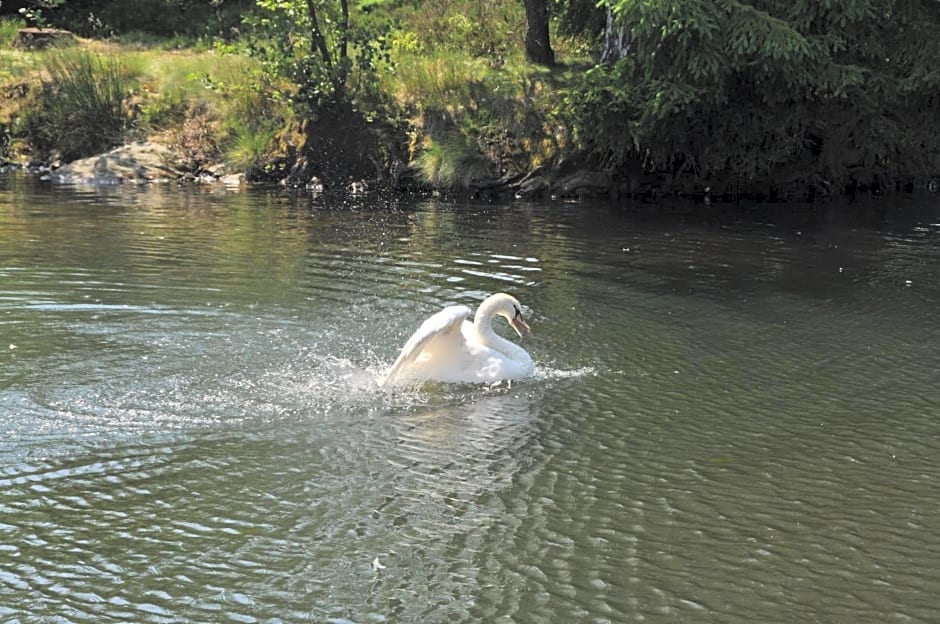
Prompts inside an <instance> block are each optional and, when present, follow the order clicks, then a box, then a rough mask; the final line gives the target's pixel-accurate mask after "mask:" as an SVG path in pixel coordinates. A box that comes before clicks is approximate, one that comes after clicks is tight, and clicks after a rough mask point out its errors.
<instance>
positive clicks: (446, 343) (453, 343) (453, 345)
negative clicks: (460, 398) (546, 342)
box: [382, 293, 535, 386]
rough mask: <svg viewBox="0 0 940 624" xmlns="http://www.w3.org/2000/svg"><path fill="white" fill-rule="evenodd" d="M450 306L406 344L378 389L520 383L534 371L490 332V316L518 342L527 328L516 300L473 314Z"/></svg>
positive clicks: (522, 353)
mask: <svg viewBox="0 0 940 624" xmlns="http://www.w3.org/2000/svg"><path fill="white" fill-rule="evenodd" d="M468 316H470V308H468V307H467V306H462V305H460V306H450V307H447V308H444V309H443V310H441V311H440V312H438V313H437V314H435V315H433V316H432V317H430V318H429V319H428V320H426V321H425V322H424V323H422V324H421V327H419V328H418V331H416V332H415V334H414V335H413V336H412V337H411V338H409V339H408V342H406V343H405V346H404V347H403V348H402V350H401V354H400V355H399V356H398V359H397V360H395V363H394V364H392V368H391V369H390V370H389V371H388V373H387V374H386V375H385V378H384V379H383V380H382V385H383V386H388V385H394V384H398V383H415V382H419V381H425V380H432V381H443V382H448V383H477V382H494V381H500V380H503V379H520V378H522V377H528V376H529V375H531V374H532V371H533V369H534V368H535V365H534V364H533V363H532V358H531V357H530V356H529V354H528V353H527V352H526V350H525V349H523V348H522V347H520V346H519V345H517V344H515V343H512V342H510V341H508V340H506V339H505V338H502V337H501V336H499V335H497V334H496V332H494V331H493V326H492V321H493V317H494V316H502V317H503V318H505V319H506V320H507V321H509V325H510V326H511V327H512V328H513V329H514V330H516V333H517V334H519V337H520V338H521V337H522V331H523V330H525V331H529V326H528V325H527V324H526V322H525V320H523V318H522V311H521V306H520V305H519V301H518V300H517V299H516V298H515V297H511V296H510V295H507V294H505V293H497V294H495V295H490V296H489V297H487V298H486V299H485V300H484V301H483V303H481V304H480V307H479V308H478V309H477V313H476V316H475V317H474V319H473V322H472V323H471V322H470V321H468V320H467V317H468Z"/></svg>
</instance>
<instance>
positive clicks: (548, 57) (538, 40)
mask: <svg viewBox="0 0 940 624" xmlns="http://www.w3.org/2000/svg"><path fill="white" fill-rule="evenodd" d="M524 2H525V21H526V29H525V55H526V58H527V59H529V60H530V61H531V62H533V63H539V64H540V65H554V64H555V53H554V52H553V51H552V46H551V42H550V41H549V39H548V1H547V0H524Z"/></svg>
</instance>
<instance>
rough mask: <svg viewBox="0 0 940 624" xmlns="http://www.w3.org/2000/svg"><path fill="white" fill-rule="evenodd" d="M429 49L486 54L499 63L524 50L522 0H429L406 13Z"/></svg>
mask: <svg viewBox="0 0 940 624" xmlns="http://www.w3.org/2000/svg"><path fill="white" fill-rule="evenodd" d="M402 21H403V22H404V24H405V25H406V27H407V29H408V30H409V31H411V32H413V33H416V35H417V37H418V40H419V41H420V42H421V44H422V46H423V47H424V48H426V49H427V50H433V51H436V52H443V51H451V52H460V53H465V54H469V55H471V56H475V57H480V58H485V59H487V60H488V61H489V62H491V63H493V64H495V65H499V64H501V63H502V62H503V61H504V60H505V59H506V57H507V56H510V55H512V54H514V53H517V52H519V51H521V49H522V41H523V36H524V33H525V12H524V10H523V4H522V3H521V2H506V1H504V0H428V1H427V2H422V3H420V4H418V5H416V7H415V9H414V10H413V11H411V12H410V13H408V14H407V15H404V16H403V19H402Z"/></svg>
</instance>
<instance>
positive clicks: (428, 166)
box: [415, 132, 490, 189]
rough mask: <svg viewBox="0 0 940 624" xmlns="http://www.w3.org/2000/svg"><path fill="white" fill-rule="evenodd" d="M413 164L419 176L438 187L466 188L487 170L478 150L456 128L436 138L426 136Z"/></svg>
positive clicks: (486, 165) (484, 176) (487, 172)
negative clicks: (424, 142)
mask: <svg viewBox="0 0 940 624" xmlns="http://www.w3.org/2000/svg"><path fill="white" fill-rule="evenodd" d="M415 165H416V166H417V169H418V174H419V175H420V177H421V179H422V180H423V181H424V182H426V183H427V184H430V185H431V186H435V187H438V188H450V189H456V188H468V187H469V186H470V185H471V184H473V183H474V182H476V181H479V180H482V179H485V178H486V177H488V176H489V173H490V172H489V163H488V161H487V160H486V158H484V157H483V155H482V154H481V153H480V150H479V149H478V148H477V147H476V146H475V145H474V144H473V143H472V142H471V141H469V140H468V139H467V138H466V137H464V136H463V135H462V134H460V133H459V132H452V133H450V134H448V135H446V136H445V137H444V138H442V139H440V140H434V139H431V138H428V139H427V140H426V145H425V146H424V148H423V149H422V150H421V151H420V153H419V154H418V155H417V157H416V158H415Z"/></svg>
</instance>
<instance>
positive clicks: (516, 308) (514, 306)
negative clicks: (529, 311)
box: [512, 304, 522, 316]
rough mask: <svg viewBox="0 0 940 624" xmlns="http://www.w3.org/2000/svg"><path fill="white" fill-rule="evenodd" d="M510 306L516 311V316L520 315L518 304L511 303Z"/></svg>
mask: <svg viewBox="0 0 940 624" xmlns="http://www.w3.org/2000/svg"><path fill="white" fill-rule="evenodd" d="M512 307H513V309H514V310H515V311H516V316H522V310H520V309H519V306H517V305H515V304H513V306H512Z"/></svg>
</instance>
